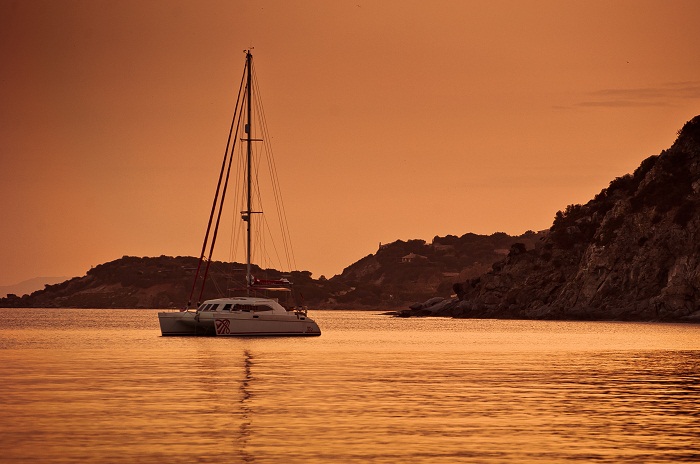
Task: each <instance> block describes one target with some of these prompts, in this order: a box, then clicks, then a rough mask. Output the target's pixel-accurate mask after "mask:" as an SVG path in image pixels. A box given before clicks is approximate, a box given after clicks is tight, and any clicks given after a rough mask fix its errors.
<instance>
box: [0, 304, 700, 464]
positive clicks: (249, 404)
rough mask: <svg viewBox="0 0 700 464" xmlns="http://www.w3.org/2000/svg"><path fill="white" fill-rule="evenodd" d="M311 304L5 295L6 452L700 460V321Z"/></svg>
mask: <svg viewBox="0 0 700 464" xmlns="http://www.w3.org/2000/svg"><path fill="white" fill-rule="evenodd" d="M311 316H312V317H313V318H314V319H316V320H317V322H319V325H320V326H321V328H322V330H323V335H322V336H321V337H317V338H301V339H298V338H248V339H232V338H163V337H161V336H160V331H159V329H158V322H157V317H156V311H152V310H78V309H71V310H65V309H64V310H57V309H47V310H42V309H26V310H12V309H2V310H0V369H1V371H0V372H1V375H0V461H2V462H28V461H35V462H46V463H59V462H125V463H126V462H128V463H131V462H143V463H149V462H154V463H155V462H158V463H160V462H168V463H175V462H231V463H236V462H244V463H248V462H250V463H273V462H274V463H278V462H279V463H282V462H285V463H294V462H298V463H313V462H357V463H361V462H386V463H398V462H412V463H420V462H429V463H442V462H445V463H446V462H479V463H503V462H571V461H579V462H613V463H620V462H635V463H636V462H695V461H700V440H699V438H698V437H700V326H696V325H672V324H631V323H596V322H543V321H536V322H532V321H495V320H450V319H435V318H430V319H397V318H391V317H387V316H382V315H380V314H379V313H371V312H352V311H316V312H313V313H312V314H311Z"/></svg>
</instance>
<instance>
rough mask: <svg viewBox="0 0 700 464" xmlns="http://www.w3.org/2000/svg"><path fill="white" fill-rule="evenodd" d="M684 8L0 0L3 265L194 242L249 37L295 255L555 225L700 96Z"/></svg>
mask: <svg viewBox="0 0 700 464" xmlns="http://www.w3.org/2000/svg"><path fill="white" fill-rule="evenodd" d="M698 24H700V2H697V1H692V0H690V1H673V0H659V1H639V0H634V1H591V0H586V1H561V0H551V1H479V2H476V1H473V2H470V1H429V2H426V1H424V0H423V1H406V0H400V1H381V2H364V1H358V0H353V1H332V2H329V1H325V0H319V1H300V2H290V1H254V2H253V1H229V0H226V1H199V0H198V1H194V0H192V1H174V0H168V1H146V2H144V1H141V0H138V1H130V0H119V1H100V0H83V1H61V0H58V1H57V0H46V1H41V0H34V1H8V0H0V63H1V64H0V157H1V158H0V160H1V163H2V164H1V166H2V168H1V169H0V214H1V218H2V220H1V221H0V285H9V284H13V283H16V282H19V281H21V280H24V279H27V278H31V277H35V276H52V275H64V276H77V275H83V274H84V273H85V271H87V270H88V269H89V268H90V266H94V265H97V264H100V263H103V262H105V261H109V260H112V259H116V258H119V257H121V256H123V255H135V256H159V255H161V254H164V255H190V256H194V255H198V253H199V248H200V246H201V239H202V236H203V233H204V229H205V226H206V220H207V216H208V213H209V207H210V202H211V197H212V195H213V190H214V187H215V181H216V178H217V176H218V169H219V163H220V158H221V155H222V153H223V149H224V146H225V143H226V136H227V130H228V125H229V124H230V117H231V111H232V107H233V104H234V102H235V96H236V95H235V93H236V91H237V86H238V82H239V79H240V76H241V73H242V70H243V62H244V54H243V53H242V52H243V50H244V49H245V48H248V47H251V46H253V47H255V49H254V55H255V68H256V71H257V75H258V81H259V84H260V88H261V91H262V93H263V95H262V98H263V101H264V102H265V109H266V117H267V121H268V126H269V128H270V132H271V135H272V137H273V140H272V144H273V146H274V149H275V156H276V160H277V167H278V170H279V176H280V182H281V185H282V189H283V193H284V198H285V204H286V207H287V216H288V219H289V226H290V230H291V235H292V240H293V243H294V251H295V256H296V263H297V265H298V267H299V268H301V269H308V270H310V271H312V272H313V273H314V275H315V276H316V277H318V276H319V275H321V274H325V275H326V276H328V277H330V276H332V275H334V274H337V273H340V272H341V271H342V269H343V267H345V266H347V265H349V264H351V263H352V262H354V261H356V260H358V259H359V258H361V257H363V256H365V255H367V254H369V253H374V252H375V251H376V249H377V246H378V244H379V242H390V241H394V240H396V239H404V240H406V239H410V238H422V239H426V240H431V239H432V237H433V236H435V235H447V234H453V235H462V234H464V233H466V232H476V233H482V234H489V233H493V232H495V231H504V232H507V233H510V234H520V233H522V232H524V231H526V230H528V229H533V230H540V229H544V228H548V227H549V226H550V225H551V222H552V219H553V217H554V214H555V213H556V211H557V210H560V209H563V208H565V207H566V205H567V204H570V203H581V202H585V201H587V200H589V199H590V198H591V197H592V196H593V195H594V194H595V193H597V192H598V191H599V190H600V189H601V188H603V187H606V186H607V184H608V183H609V182H610V180H612V179H613V178H614V177H616V176H619V175H622V174H625V173H628V172H631V171H633V170H634V168H635V167H636V166H637V165H638V164H639V162H640V161H641V160H642V159H644V158H646V157H647V156H649V155H652V154H658V153H659V152H660V151H661V150H663V149H665V148H668V147H669V146H670V145H671V143H672V142H673V140H674V139H675V135H676V131H677V130H678V129H680V127H681V126H682V125H683V123H684V122H685V121H687V120H689V119H690V118H692V117H693V116H695V115H697V114H700V59H698V48H697V47H698V44H700V27H698ZM224 251H225V250H224ZM225 255H226V253H224V252H223V251H222V253H221V255H220V256H219V257H220V258H223V257H225Z"/></svg>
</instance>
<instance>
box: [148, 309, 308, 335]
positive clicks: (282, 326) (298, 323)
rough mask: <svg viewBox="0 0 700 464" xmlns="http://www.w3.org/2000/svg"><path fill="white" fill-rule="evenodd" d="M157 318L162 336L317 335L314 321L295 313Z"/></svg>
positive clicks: (162, 315) (168, 314)
mask: <svg viewBox="0 0 700 464" xmlns="http://www.w3.org/2000/svg"><path fill="white" fill-rule="evenodd" d="M158 320H159V322H160V331H161V334H163V335H195V336H207V335H218V336H264V335H278V336H282V335H284V336H314V335H316V336H318V335H321V329H320V328H319V327H318V324H316V322H314V321H313V320H312V319H310V318H308V317H306V316H304V315H298V314H295V313H290V314H289V315H277V314H253V313H246V312H240V313H239V312H233V313H222V312H210V313H208V312H193V311H183V312H161V313H158Z"/></svg>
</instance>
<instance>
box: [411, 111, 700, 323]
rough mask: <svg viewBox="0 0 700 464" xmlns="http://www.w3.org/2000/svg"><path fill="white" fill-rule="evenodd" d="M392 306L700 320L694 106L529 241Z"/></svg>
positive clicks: (435, 312)
mask: <svg viewBox="0 0 700 464" xmlns="http://www.w3.org/2000/svg"><path fill="white" fill-rule="evenodd" d="M453 291H454V294H456V298H431V299H428V300H427V301H425V302H424V303H417V304H414V305H411V306H410V308H409V309H406V310H403V311H400V312H399V313H398V315H399V316H402V317H411V316H448V317H457V318H517V319H559V320H617V321H664V322H671V321H673V322H700V116H697V117H695V118H693V119H692V120H690V121H688V122H687V123H686V124H685V125H684V126H683V128H682V129H681V130H680V131H679V132H678V138H677V139H676V141H675V143H674V144H673V146H672V147H671V148H669V149H668V150H665V151H663V152H662V153H661V154H660V155H657V156H651V157H649V158H647V159H645V160H644V161H643V162H642V163H641V165H640V166H639V167H638V168H637V169H636V170H635V171H634V173H633V174H627V175H625V176H622V177H618V178H616V179H614V180H613V181H612V182H610V185H609V187H608V188H606V189H603V190H602V191H601V192H600V193H599V194H598V195H596V196H595V198H593V199H592V200H591V201H589V202H588V203H586V204H585V205H569V206H568V207H567V208H566V210H565V211H563V212H562V211H559V212H558V213H557V214H556V216H555V220H554V223H553V225H552V227H551V228H550V230H549V231H548V232H547V233H546V234H545V235H544V236H543V237H542V238H541V239H540V241H539V243H537V244H536V246H535V247H534V248H533V249H526V247H525V246H524V245H523V244H519V243H516V244H514V245H513V246H512V247H511V249H510V251H509V253H508V256H507V257H505V259H503V260H501V261H499V262H497V263H495V264H494V265H493V267H492V269H491V270H490V271H489V272H487V273H485V274H483V275H481V276H479V277H476V278H472V279H469V280H466V281H462V282H458V283H456V284H454V286H453Z"/></svg>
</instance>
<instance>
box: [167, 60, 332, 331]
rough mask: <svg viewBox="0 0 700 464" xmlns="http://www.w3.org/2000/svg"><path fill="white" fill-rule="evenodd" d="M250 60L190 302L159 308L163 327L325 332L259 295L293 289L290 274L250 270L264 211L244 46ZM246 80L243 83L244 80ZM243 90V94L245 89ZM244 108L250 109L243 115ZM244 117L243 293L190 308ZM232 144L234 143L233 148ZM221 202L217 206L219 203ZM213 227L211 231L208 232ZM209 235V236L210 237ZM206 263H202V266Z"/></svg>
mask: <svg viewBox="0 0 700 464" xmlns="http://www.w3.org/2000/svg"><path fill="white" fill-rule="evenodd" d="M245 54H246V61H245V68H244V71H243V79H242V80H241V86H240V88H239V92H238V99H237V102H236V110H235V112H234V116H233V121H232V123H231V129H230V131H229V136H228V142H227V143H226V151H225V153H224V161H223V163H222V165H221V172H220V174H219V183H218V185H217V188H216V194H215V195H214V203H213V204H212V209H211V213H210V215H209V223H208V225H207V231H206V234H205V238H204V244H203V245H202V252H201V254H200V258H199V264H198V266H197V271H196V273H195V277H194V282H193V284H192V290H191V292H190V297H189V301H188V302H187V305H185V307H184V308H183V309H181V310H180V311H163V312H159V313H158V320H159V322H160V331H161V334H162V335H216V336H263V335H277V336H314V335H321V329H320V328H319V326H318V324H316V322H315V321H314V320H313V319H311V318H310V317H308V314H307V310H306V309H305V308H304V307H292V308H289V307H285V306H283V305H282V304H280V302H279V300H278V299H276V298H268V297H260V296H258V294H259V293H260V292H268V291H278V292H280V291H281V292H289V291H291V285H292V283H291V282H290V281H289V280H288V279H286V278H278V279H259V278H256V277H254V276H253V275H252V271H251V269H252V267H251V260H252V248H251V239H252V236H253V233H252V232H253V215H257V214H261V213H262V212H261V211H254V207H253V202H252V195H253V189H254V188H256V187H255V186H254V184H253V178H252V172H253V170H254V169H253V149H252V145H253V143H254V142H262V141H263V140H262V139H259V138H254V137H253V117H252V109H253V100H252V98H253V94H252V92H253V87H254V82H253V55H252V54H251V51H250V50H246V51H245ZM244 82H245V87H244V86H243V84H244ZM242 94H243V99H241V95H242ZM243 113H246V115H245V117H244V116H243ZM242 120H244V125H243V128H244V131H243V133H242V134H241V137H240V140H242V141H243V142H245V158H246V160H245V166H246V168H245V177H246V182H245V184H246V185H245V186H246V187H247V188H246V190H245V193H246V195H245V196H246V203H245V206H244V210H243V211H241V219H242V220H243V222H244V225H245V229H246V233H245V236H246V278H245V293H246V294H245V295H243V296H228V297H223V298H217V299H211V300H206V301H204V302H203V303H201V304H197V305H195V307H194V308H192V309H191V308H190V306H191V302H192V298H193V296H194V294H195V289H196V287H197V284H198V282H199V279H200V275H201V276H202V279H201V288H200V292H199V299H200V300H201V297H202V295H203V293H204V285H205V283H206V281H207V276H208V273H209V265H210V264H211V256H212V253H213V250H214V244H215V242H216V236H217V232H218V228H219V223H220V219H221V211H222V209H223V205H224V199H225V196H226V188H227V185H228V180H229V174H230V171H231V165H232V163H233V153H234V150H235V146H236V141H237V140H239V137H238V136H237V134H238V132H239V129H240V128H241V121H242ZM229 148H231V149H230V150H229ZM217 207H218V208H217ZM217 209H218V215H217V218H216V222H215V225H214V228H213V229H212V222H213V219H214V215H215V211H217ZM210 232H211V234H210ZM210 236H211V241H210V240H209V237H210ZM208 244H209V245H210V249H209V255H208V258H207V259H205V258H204V255H205V251H206V248H207V245H208ZM203 264H204V268H203V269H202V267H203Z"/></svg>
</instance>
